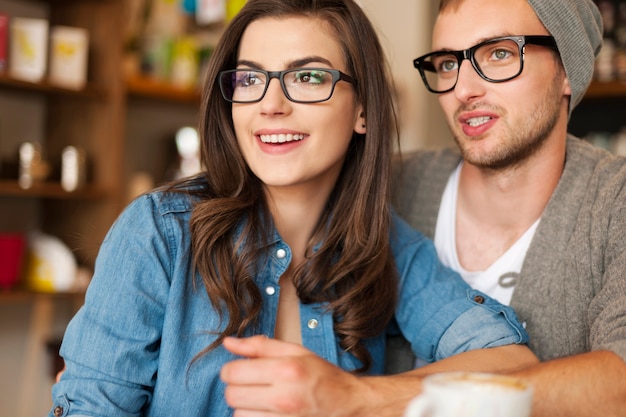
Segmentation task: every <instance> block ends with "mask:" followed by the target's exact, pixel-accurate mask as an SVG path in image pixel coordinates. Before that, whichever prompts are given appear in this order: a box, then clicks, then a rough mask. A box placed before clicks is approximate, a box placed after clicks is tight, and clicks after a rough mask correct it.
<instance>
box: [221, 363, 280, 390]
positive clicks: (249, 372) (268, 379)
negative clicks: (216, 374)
mask: <svg viewBox="0 0 626 417" xmlns="http://www.w3.org/2000/svg"><path fill="white" fill-rule="evenodd" d="M276 366H278V363H277V361H276V360H273V359H247V360H234V361H230V362H227V363H225V364H224V365H223V366H222V369H221V370H220V378H221V379H222V381H224V382H225V383H227V384H240V385H246V384H254V385H264V384H271V383H272V380H273V377H272V375H273V373H274V372H273V371H274V369H275V368H276Z"/></svg>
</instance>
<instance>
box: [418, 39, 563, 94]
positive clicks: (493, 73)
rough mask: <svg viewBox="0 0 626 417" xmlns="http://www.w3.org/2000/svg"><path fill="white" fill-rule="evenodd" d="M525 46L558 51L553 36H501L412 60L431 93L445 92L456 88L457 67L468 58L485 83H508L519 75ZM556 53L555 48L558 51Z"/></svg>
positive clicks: (522, 67)
mask: <svg viewBox="0 0 626 417" xmlns="http://www.w3.org/2000/svg"><path fill="white" fill-rule="evenodd" d="M526 45H539V46H545V47H548V48H553V49H557V46H556V42H555V40H554V38H553V37H552V36H544V35H534V36H502V37H498V38H493V39H489V40H486V41H484V42H481V43H479V44H477V45H474V46H472V47H471V48H468V49H465V50H462V51H436V52H431V53H429V54H426V55H423V56H421V57H419V58H417V59H415V60H414V61H413V66H414V67H415V68H417V69H418V70H419V72H420V75H421V76H422V80H423V81H424V84H425V85H426V88H427V89H428V90H429V91H431V92H433V93H447V92H448V91H451V90H453V89H454V87H455V86H456V82H457V80H458V77H459V68H460V67H461V63H462V62H463V60H464V59H468V60H469V61H470V62H471V63H472V66H473V67H474V70H476V72H477V73H478V75H480V76H481V77H482V78H483V79H484V80H487V81H489V82H492V83H500V82H504V81H509V80H511V79H513V78H515V77H517V76H518V75H520V74H521V73H522V70H523V69H524V53H525V48H524V47H525V46H526ZM557 50H558V49H557Z"/></svg>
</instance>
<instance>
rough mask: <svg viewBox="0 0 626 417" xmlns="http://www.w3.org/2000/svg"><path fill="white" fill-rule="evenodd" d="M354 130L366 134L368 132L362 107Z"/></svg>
mask: <svg viewBox="0 0 626 417" xmlns="http://www.w3.org/2000/svg"><path fill="white" fill-rule="evenodd" d="M354 131H355V132H356V133H358V134H360V135H364V134H365V133H367V125H366V123H365V112H364V111H363V110H362V109H361V111H360V112H359V117H357V118H356V123H355V124H354Z"/></svg>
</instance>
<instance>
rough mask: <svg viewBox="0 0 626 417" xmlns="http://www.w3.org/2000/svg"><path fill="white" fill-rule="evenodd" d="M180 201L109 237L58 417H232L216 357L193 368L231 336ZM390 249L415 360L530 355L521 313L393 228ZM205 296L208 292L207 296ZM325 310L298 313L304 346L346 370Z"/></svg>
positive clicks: (263, 323) (265, 290)
mask: <svg viewBox="0 0 626 417" xmlns="http://www.w3.org/2000/svg"><path fill="white" fill-rule="evenodd" d="M191 208H192V205H191V201H190V199H189V197H187V196H185V195H182V194H167V195H164V194H161V193H152V194H149V195H145V196H142V197H140V198H138V199H137V200H135V201H134V202H133V203H131V204H130V205H129V207H127V209H126V210H125V211H124V212H123V214H122V215H121V216H120V217H119V218H118V220H117V221H116V222H115V224H114V225H113V227H112V228H111V230H110V231H109V233H108V234H107V236H106V238H105V240H104V242H103V245H102V247H101V250H100V254H99V255H98V259H97V262H96V268H95V273H94V277H93V279H92V282H91V284H90V286H89V289H88V291H87V294H86V298H85V304H84V306H83V307H82V308H81V309H80V310H79V312H78V313H77V314H76V316H75V317H74V318H73V319H72V321H71V322H70V324H69V325H68V328H67V330H66V333H65V337H64V340H63V345H62V348H61V355H62V356H63V357H64V359H65V361H66V370H65V373H64V374H63V377H62V378H61V381H60V382H59V383H57V384H55V385H54V387H53V390H52V396H53V402H54V404H53V406H52V409H51V411H50V414H49V415H50V417H62V416H66V415H71V416H107V417H122V416H123V417H129V416H155V417H156V416H159V417H165V416H168V417H169V416H172V415H176V416H185V417H193V416H204V417H208V416H229V415H232V410H231V409H230V408H229V407H228V406H227V404H226V403H225V401H224V387H225V386H224V384H223V383H222V382H221V380H220V379H219V372H220V368H221V367H222V365H223V364H224V363H226V362H228V361H230V360H232V359H234V358H235V357H234V356H233V355H232V354H231V353H229V352H227V351H226V350H225V349H224V348H223V347H221V346H219V347H218V348H216V349H215V350H213V351H212V352H210V353H209V354H207V355H204V356H202V357H201V358H200V359H199V360H197V361H196V362H194V363H192V361H193V359H194V357H196V355H198V353H199V352H201V351H202V350H203V349H205V348H206V347H207V346H209V345H210V344H211V342H213V340H215V337H216V335H215V332H216V331H219V330H221V329H223V328H224V322H223V321H222V320H220V318H219V316H218V314H217V312H216V310H215V309H214V308H213V307H212V305H211V303H210V302H209V299H208V297H207V295H206V292H205V289H204V286H203V285H202V284H201V283H200V284H199V283H198V281H196V283H195V287H194V283H192V273H191V251H190V236H189V218H190V215H191ZM391 239H392V249H393V253H394V255H395V259H396V263H397V267H398V270H399V272H400V299H399V305H398V308H397V314H396V321H397V324H398V326H399V328H400V330H401V331H402V332H403V333H404V335H405V337H406V338H407V339H408V340H409V341H410V342H411V343H412V346H413V349H414V351H415V353H416V354H417V356H419V357H421V358H425V359H427V360H430V361H434V360H438V359H442V358H445V357H448V356H450V355H454V354H456V353H460V352H463V351H467V350H471V349H477V348H483V347H494V346H500V345H505V344H511V343H527V335H526V333H525V331H524V330H523V328H522V326H521V325H520V324H519V322H518V321H517V318H516V316H515V314H514V312H513V311H512V310H511V309H509V308H508V307H505V306H502V305H500V304H498V303H497V302H495V301H493V300H491V299H490V298H488V297H487V296H486V295H483V294H481V293H479V292H477V291H474V290H472V289H470V288H469V287H468V286H467V284H465V283H464V282H463V281H462V280H461V279H460V278H459V277H458V275H456V274H455V273H453V272H451V271H450V270H448V269H446V268H444V267H443V266H441V264H439V262H438V258H437V256H436V253H435V250H434V246H433V244H432V243H431V241H429V240H427V239H426V238H425V237H423V236H422V235H421V234H419V233H417V232H415V231H413V230H412V229H410V228H409V226H408V225H407V224H405V223H404V222H403V221H401V220H400V219H398V218H396V217H394V221H393V232H392V236H391ZM291 257H292V255H291V251H290V249H289V247H288V246H287V244H286V243H285V242H284V241H283V240H282V239H281V238H280V236H279V235H278V233H276V232H275V233H274V239H273V240H271V241H270V242H269V245H268V246H267V259H265V260H263V262H260V264H261V265H260V267H259V271H258V274H257V276H256V279H257V284H258V287H259V289H260V291H261V294H262V296H263V308H262V313H261V317H260V332H261V333H263V334H266V335H267V336H269V337H272V336H273V335H274V326H275V324H276V311H277V307H278V295H279V292H280V287H279V285H278V280H279V278H280V276H281V274H283V273H284V272H285V270H286V269H287V267H288V265H289V262H290V261H291ZM198 284H199V285H198ZM323 307H324V306H323V305H319V304H301V305H300V325H301V328H302V342H303V344H304V346H305V347H306V348H308V349H310V350H311V351H313V352H315V353H316V354H318V355H319V356H321V357H322V358H324V359H326V360H328V361H329V362H331V363H333V364H336V365H338V366H340V367H342V368H344V369H346V370H354V369H355V368H357V367H359V365H360V364H359V362H358V361H357V360H356V359H355V358H354V357H353V356H352V355H351V354H349V353H346V352H344V351H343V350H342V349H341V347H340V345H339V343H338V340H337V338H336V336H335V334H334V332H333V319H332V314H331V313H329V312H326V311H325V310H324V308H323ZM366 343H367V347H368V349H369V351H370V353H371V354H372V357H373V360H374V366H373V369H372V371H371V372H372V373H380V372H382V369H383V363H384V343H385V340H384V335H382V334H381V335H380V336H378V337H375V338H373V339H369V340H367V341H366Z"/></svg>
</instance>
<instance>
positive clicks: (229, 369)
mask: <svg viewBox="0 0 626 417" xmlns="http://www.w3.org/2000/svg"><path fill="white" fill-rule="evenodd" d="M224 347H225V348H226V349H227V350H229V351H230V352H232V353H234V354H236V355H240V356H244V357H246V358H248V359H242V360H236V361H232V362H229V363H227V364H226V365H224V366H223V367H222V371H221V374H220V376H221V378H222V380H223V381H224V382H225V383H226V384H227V387H226V394H225V397H226V402H227V403H228V404H229V405H230V406H231V407H233V408H234V409H235V410H236V411H235V416H237V417H253V416H261V415H262V416H267V417H269V416H299V417H304V416H307V417H312V416H319V417H333V416H336V417H338V416H349V415H359V411H358V408H360V407H362V406H363V405H364V403H365V401H363V400H364V399H365V398H367V397H366V395H367V393H368V392H369V386H368V384H367V383H366V382H365V380H364V378H357V377H356V376H354V375H352V374H350V373H348V372H345V371H343V370H342V369H340V368H338V367H336V366H334V365H332V364H330V363H329V362H327V361H325V360H323V359H322V358H320V357H319V356H317V355H315V354H314V353H312V352H311V351H309V350H307V349H306V348H304V347H302V346H300V345H297V344H292V343H287V342H282V341H279V340H275V339H270V338H268V337H266V336H253V337H250V338H247V339H236V338H232V337H228V338H226V339H224ZM353 394H356V395H353ZM362 395H365V397H362V398H361V401H360V403H357V404H350V401H351V399H353V398H355V397H357V398H358V397H361V396H362ZM339 404H341V405H342V407H338V405H339ZM339 408H341V410H339Z"/></svg>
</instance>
